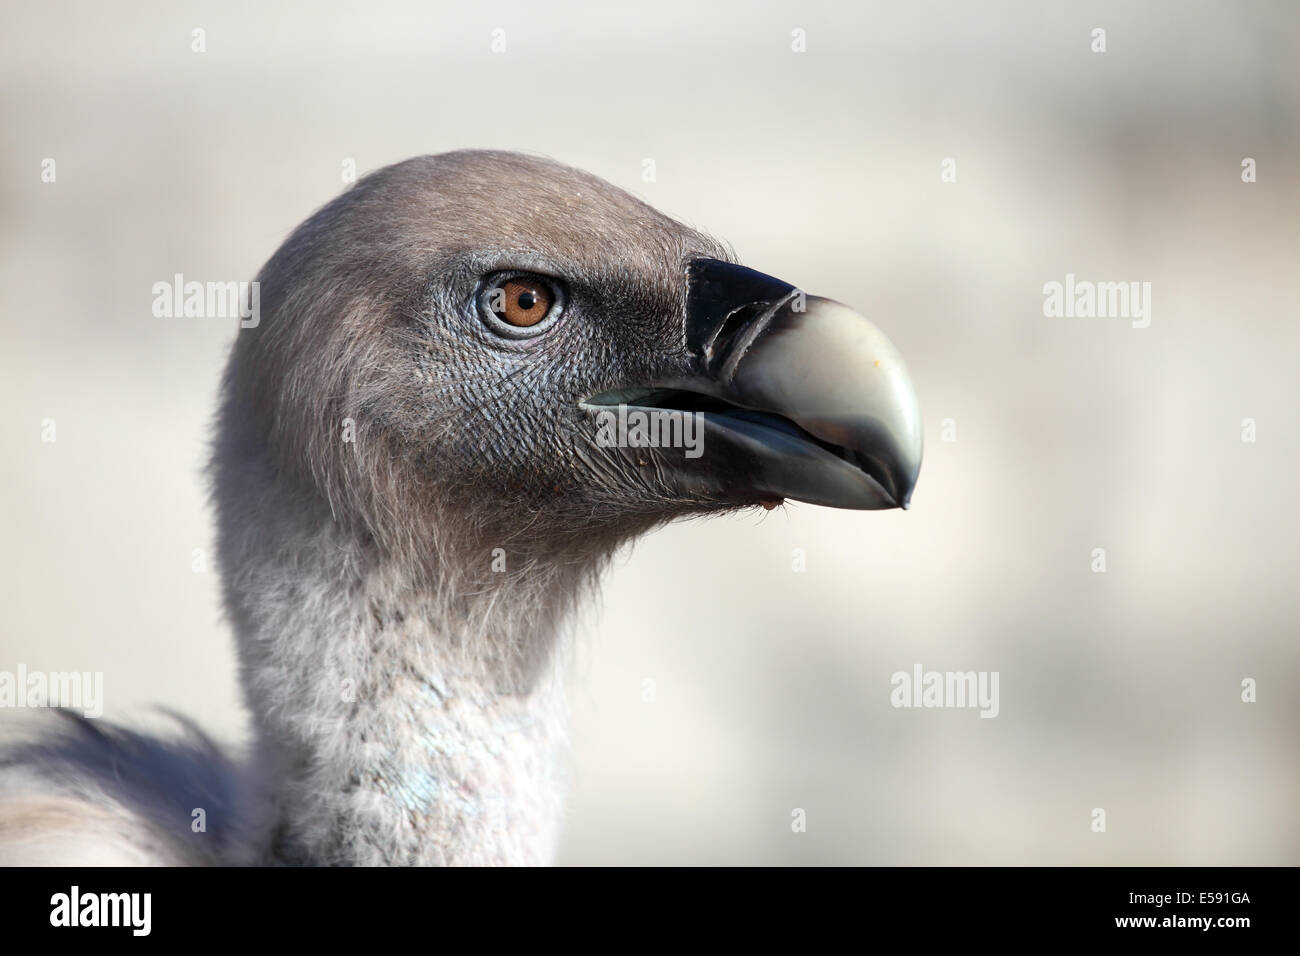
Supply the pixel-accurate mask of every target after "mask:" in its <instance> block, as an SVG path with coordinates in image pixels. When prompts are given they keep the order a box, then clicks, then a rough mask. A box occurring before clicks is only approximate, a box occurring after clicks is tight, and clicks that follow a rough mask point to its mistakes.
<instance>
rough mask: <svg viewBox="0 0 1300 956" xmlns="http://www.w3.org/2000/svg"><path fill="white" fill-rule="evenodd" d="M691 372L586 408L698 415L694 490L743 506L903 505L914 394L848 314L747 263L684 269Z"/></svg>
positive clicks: (888, 352) (910, 472)
mask: <svg viewBox="0 0 1300 956" xmlns="http://www.w3.org/2000/svg"><path fill="white" fill-rule="evenodd" d="M689 280H690V286H689V294H688V297H687V304H686V345H687V348H688V349H689V351H690V353H691V363H692V365H693V367H694V371H693V373H692V374H690V375H687V376H679V377H676V378H675V379H674V380H672V381H666V382H661V383H656V386H655V388H653V389H648V390H645V391H643V392H641V393H639V394H637V395H635V396H630V395H629V393H628V392H627V391H624V392H620V393H608V394H607V395H605V396H597V397H596V398H593V399H590V400H588V401H589V402H591V403H594V404H613V403H614V402H618V403H627V404H629V405H634V406H637V407H644V408H651V409H653V408H661V409H662V408H674V409H683V410H694V411H700V412H702V416H703V423H704V435H705V438H706V440H705V442H704V455H703V456H702V458H701V459H700V460H699V461H698V462H695V463H692V462H690V461H685V462H683V463H682V473H681V474H680V475H679V476H678V477H679V480H683V481H684V482H685V483H686V485H687V487H689V488H694V489H695V490H697V491H700V492H703V493H707V494H721V495H722V496H724V497H726V498H728V499H729V500H737V501H744V502H759V501H771V500H777V499H781V498H793V499H795V500H798V501H807V502H811V503H813V504H820V505H829V506H831V507H836V508H855V509H881V508H900V507H901V508H906V507H907V505H908V502H909V501H910V499H911V497H912V489H913V488H914V487H915V486H916V479H917V475H918V473H919V471H920V468H921V446H922V429H921V415H920V410H919V409H918V407H917V401H916V393H915V391H914V390H913V388H912V383H911V380H910V378H909V377H908V374H907V368H906V367H905V366H904V364H903V360H902V357H901V356H900V355H899V354H898V350H897V349H895V348H894V346H893V345H892V344H891V343H890V341H889V339H887V338H886V337H885V335H884V333H882V332H881V331H880V330H879V329H878V328H876V326H875V325H873V324H872V323H871V322H869V321H868V320H867V319H865V318H863V317H862V316H861V315H859V314H858V313H856V312H854V311H853V310H852V309H850V308H848V307H847V306H844V305H841V304H840V303H838V302H833V301H831V300H829V299H822V298H818V297H816V296H807V295H805V294H804V293H803V292H801V291H800V290H799V289H796V288H795V287H794V286H792V285H790V284H789V283H786V282H782V281H781V280H779V279H775V278H773V277H772V276H768V275H764V274H763V273H761V272H755V271H754V270H753V269H747V268H745V267H743V266H738V265H733V264H731V263H727V262H721V261H719V260H716V259H697V260H695V261H693V262H692V263H691V264H690V266H689Z"/></svg>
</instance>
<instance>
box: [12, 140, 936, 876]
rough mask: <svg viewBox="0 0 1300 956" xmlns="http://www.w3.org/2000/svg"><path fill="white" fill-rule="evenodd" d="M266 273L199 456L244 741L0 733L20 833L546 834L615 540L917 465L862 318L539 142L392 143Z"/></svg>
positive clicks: (887, 354) (80, 852) (557, 803)
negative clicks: (584, 626) (448, 148)
mask: <svg viewBox="0 0 1300 956" xmlns="http://www.w3.org/2000/svg"><path fill="white" fill-rule="evenodd" d="M257 282H258V283H259V289H260V310H261V315H260V319H259V321H257V322H256V324H255V325H254V324H251V323H248V324H249V325H250V327H246V328H241V329H240V331H239V332H238V334H237V337H236V341H235V344H234V346H233V348H232V351H231V354H230V358H229V362H228V365H227V367H226V371H225V374H224V377H223V380H222V385H221V397H220V407H219V412H218V415H217V421H216V431H215V439H214V442H213V449H212V455H211V463H210V475H211V488H212V501H213V505H214V509H215V513H216V526H217V555H218V564H219V570H220V572H221V581H222V594H223V599H224V604H225V611H226V616H227V617H228V620H229V622H230V626H231V627H232V629H233V631H234V633H235V637H236V641H237V646H238V656H239V662H240V668H239V674H240V681H241V684H242V689H243V692H244V696H245V699H246V702H247V706H248V709H249V711H250V714H251V724H252V734H251V742H250V743H249V745H248V746H247V748H245V749H244V750H241V751H239V752H238V753H233V752H232V753H227V752H225V751H223V750H222V749H221V748H219V747H217V746H215V745H214V744H212V743H211V742H209V740H208V738H207V737H205V736H204V735H203V734H202V733H201V732H200V731H199V730H197V729H196V728H195V727H194V726H193V725H192V724H190V723H188V722H187V721H185V720H184V719H183V718H179V717H177V718H176V720H177V727H176V731H175V732H174V733H172V734H170V735H167V736H164V737H155V736H152V735H148V734H145V733H142V732H139V731H137V730H132V729H128V728H125V727H120V726H115V725H112V724H109V723H107V722H105V721H102V720H92V719H86V718H83V717H80V716H74V715H71V714H69V713H68V712H64V711H59V712H57V716H55V714H49V715H47V717H46V718H44V719H41V720H39V721H38V723H39V724H41V725H42V729H41V730H40V731H39V732H38V733H36V734H34V735H30V736H29V737H27V738H23V739H20V740H11V741H10V743H9V744H8V745H7V748H6V749H5V750H4V751H3V752H0V862H5V863H26V864H32V863H36V864H45V863H51V864H53V863H58V864H73V865H76V864H84V863H117V864H163V865H259V864H267V865H429V864H434V865H437V864H468V865H491V864H544V863H548V862H550V861H551V860H552V859H553V857H554V854H555V852H556V845H557V839H558V836H559V833H560V824H561V822H562V816H563V814H562V797H563V791H564V772H563V766H564V762H565V701H564V680H563V678H564V675H565V672H566V667H565V664H566V661H567V657H566V654H565V649H566V647H567V645H568V640H567V638H566V634H567V633H568V631H567V630H566V626H565V624H566V620H568V619H569V618H570V616H571V615H572V614H573V612H574V611H575V609H576V608H578V607H579V606H580V605H581V604H582V603H583V602H584V600H585V599H586V598H588V597H589V596H590V595H591V592H592V591H593V589H594V587H595V585H596V583H597V581H598V579H599V577H600V576H601V572H602V569H603V568H604V567H605V566H606V564H607V562H608V561H609V559H610V557H611V556H612V555H613V554H614V553H615V552H616V551H618V550H619V548H620V547H621V546H623V545H625V544H627V543H628V542H630V541H632V540H633V539H635V538H637V537H638V536H640V535H643V534H645V533H646V532H648V531H650V530H651V529H654V528H656V527H657V526H660V525H663V524H664V523H666V522H669V521H672V520H674V519H678V518H685V517H690V516H700V515H715V514H719V513H722V512H729V511H735V510H738V509H750V508H758V507H766V508H771V507H774V506H776V505H777V504H780V503H782V502H783V501H784V500H785V499H791V500H794V501H801V502H808V503H812V504H815V505H822V506H828V507H832V508H849V509H887V508H905V507H907V505H908V502H909V499H910V497H911V495H912V490H913V487H914V485H915V484H916V480H917V474H918V471H919V469H920V464H921V451H922V427H921V419H920V414H919V410H918V405H917V400H916V395H915V392H914V390H913V387H912V384H911V382H910V379H909V376H908V372H907V370H906V368H905V366H904V364H903V361H902V358H901V357H900V355H899V353H898V351H897V350H896V349H895V348H894V346H893V345H891V343H890V342H889V340H888V339H887V338H886V337H885V336H884V334H883V333H882V332H881V331H880V330H879V329H878V328H877V327H876V326H875V325H873V324H872V323H871V322H870V321H868V320H867V319H866V318H864V317H862V316H861V315H859V314H858V313H857V312H855V311H854V310H852V309H850V308H848V307H847V306H845V305H842V304H839V303H837V302H834V301H831V300H829V299H825V298H820V297H817V296H815V295H811V294H806V293H805V292H804V291H803V290H802V289H800V288H798V287H797V286H794V285H792V284H791V283H789V282H786V281H784V280H782V279H778V278H775V277H773V276H771V275H766V274H764V273H762V272H758V271H755V270H752V269H749V268H746V267H745V266H742V265H740V264H739V263H737V262H736V257H735V255H734V253H733V252H732V251H731V250H730V249H729V247H727V246H725V245H723V244H722V243H720V242H718V241H717V240H715V239H712V238H710V237H708V236H706V235H704V234H702V233H700V232H698V231H696V230H694V229H691V228H688V227H687V226H684V225H682V224H681V223H678V222H676V221H674V220H673V219H670V218H668V217H667V216H665V215H663V214H661V213H659V212H658V211H656V210H655V209H653V208H651V207H650V206H648V205H646V204H645V203H643V202H641V201H640V200H638V199H636V198H634V197H633V196H631V195H629V194H628V193H626V192H623V191H622V190H620V189H618V188H616V187H614V186H612V185H610V184H609V183H607V182H605V181H604V180H602V179H599V178H597V177H596V176H593V175H591V174H589V173H586V172H583V171H580V170H577V169H574V168H570V167H567V166H564V165H561V164H559V163H557V162H554V161H552V160H549V159H543V158H538V157H534V156H531V155H522V154H516V153H509V152H496V151H477V150H473V151H458V152H451V153H444V154H440V155H434V156H422V157H418V158H415V159H410V160H407V161H405V162H400V163H397V164H395V165H392V166H388V167H386V168H383V169H380V170H378V171H376V172H374V173H371V174H370V175H368V176H366V177H364V178H363V179H361V180H359V181H358V182H357V183H355V184H354V185H353V186H352V187H350V188H349V189H348V190H347V191H345V192H344V193H342V194H341V195H339V196H338V197H337V198H335V199H334V200H333V201H331V202H329V203H328V204H327V205H325V206H324V207H323V208H321V209H320V210H319V211H317V212H316V213H315V214H313V215H312V216H311V217H310V218H309V219H307V220H306V221H305V222H304V223H302V224H301V225H300V226H299V227H298V228H297V229H296V230H295V231H294V232H293V233H292V234H291V235H290V236H289V238H288V239H287V240H286V241H285V242H284V244H283V245H282V246H281V247H280V248H279V249H278V251H276V252H275V254H274V255H273V256H272V257H271V258H270V260H269V261H268V262H267V263H266V264H265V266H264V267H263V268H262V270H261V272H260V273H259V275H258V277H257ZM638 422H640V423H645V422H651V423H654V422H658V423H660V425H662V426H663V427H660V428H658V429H657V430H656V429H655V428H654V427H649V428H647V427H642V426H641V425H638V424H637V423H638ZM624 426H626V427H624ZM660 439H663V440H660ZM665 599H669V598H665ZM47 722H48V724H49V726H44V725H46V724H47Z"/></svg>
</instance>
